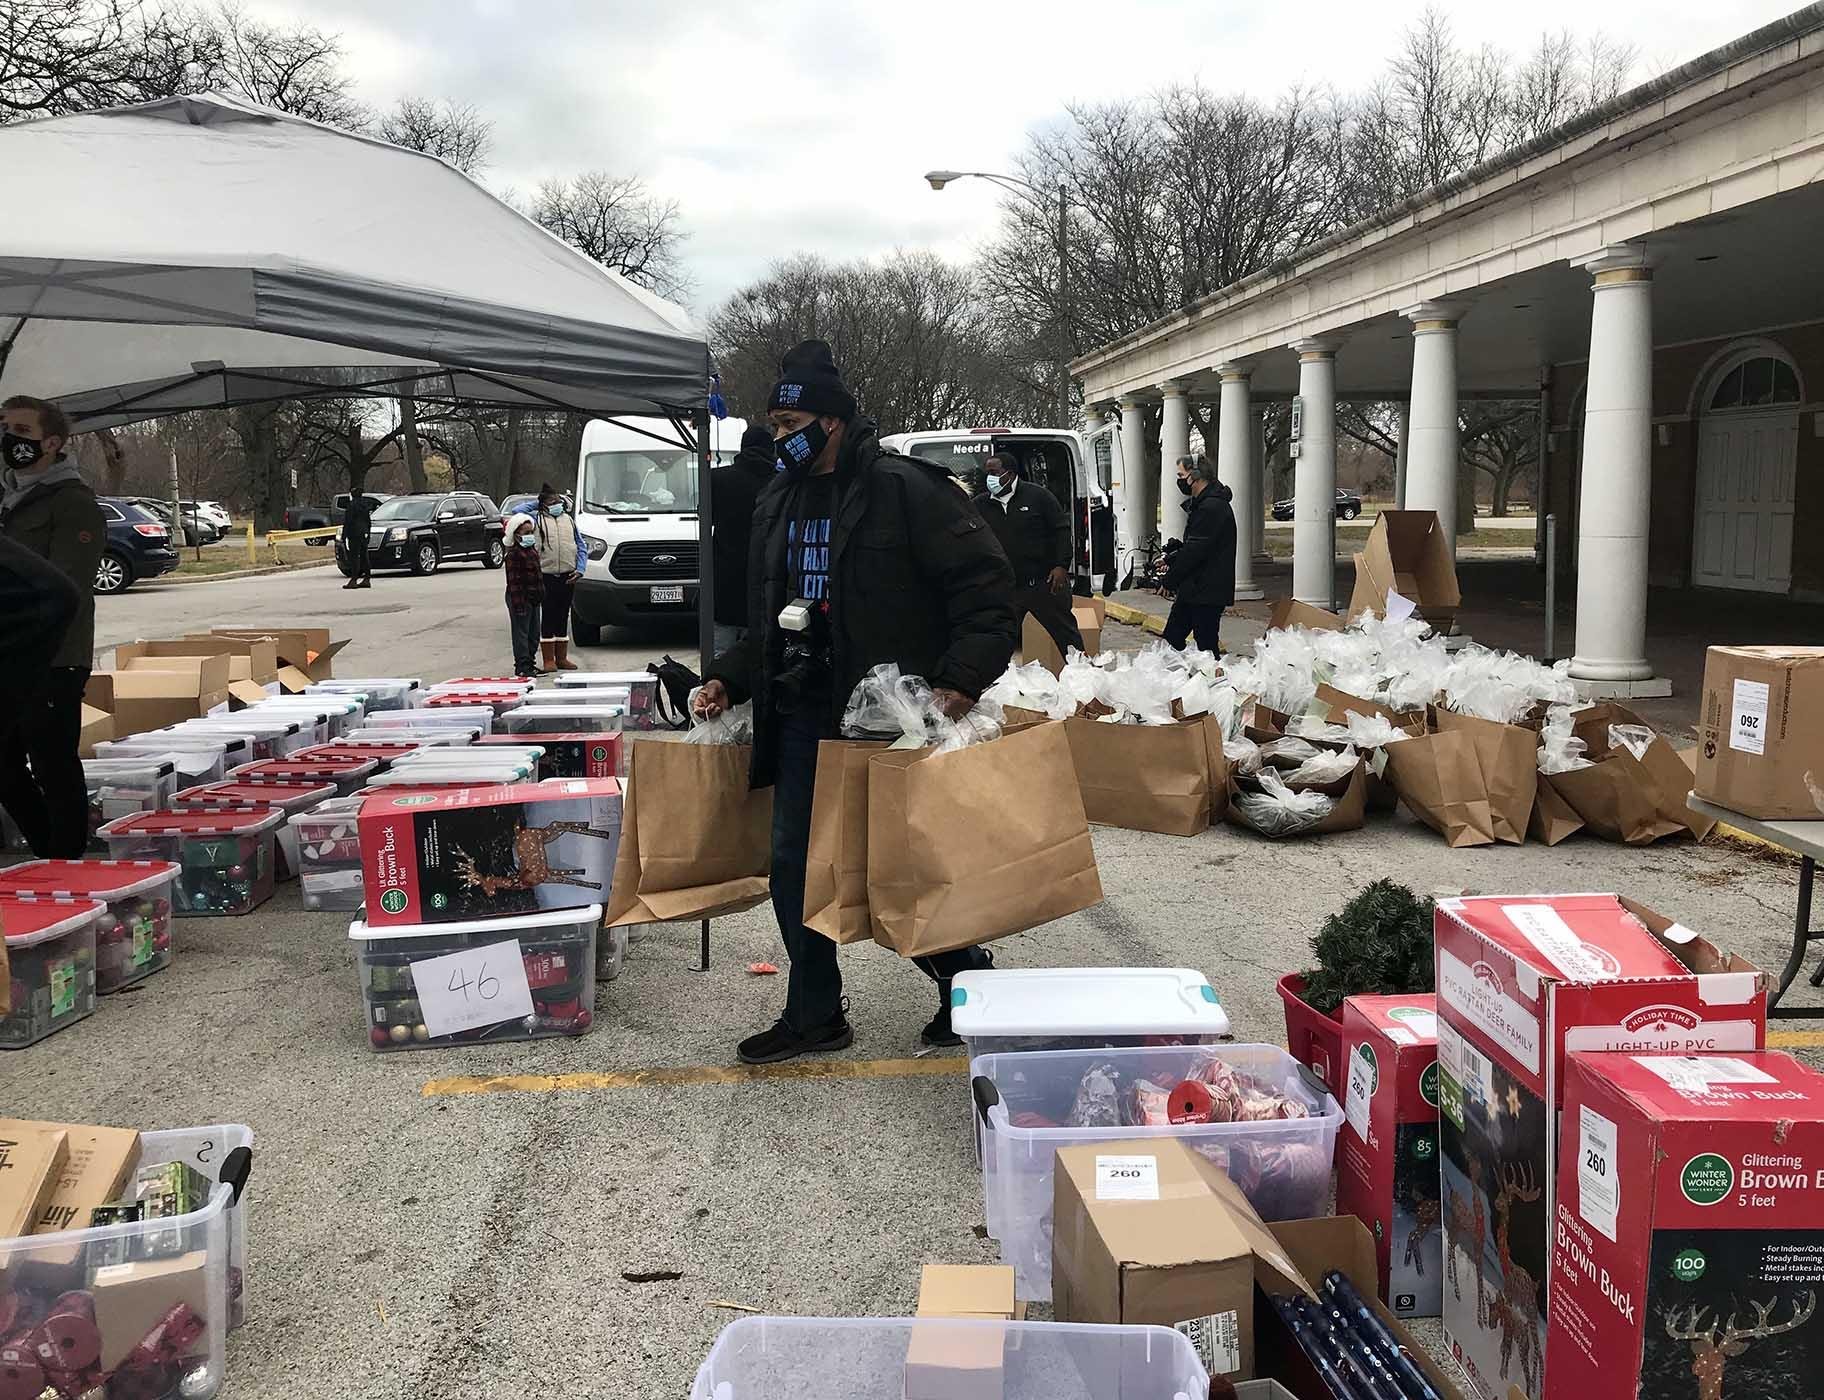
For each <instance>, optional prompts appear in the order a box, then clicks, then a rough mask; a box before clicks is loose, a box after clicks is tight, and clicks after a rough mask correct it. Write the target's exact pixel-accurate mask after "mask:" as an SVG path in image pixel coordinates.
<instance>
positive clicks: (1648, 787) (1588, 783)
mask: <svg viewBox="0 0 1824 1400" xmlns="http://www.w3.org/2000/svg"><path fill="white" fill-rule="evenodd" d="M1672 758H1673V761H1674V762H1675V763H1676V762H1678V755H1677V754H1674V755H1673V756H1672ZM1679 767H1680V768H1683V767H1684V764H1683V763H1679ZM1545 781H1546V782H1548V783H1550V784H1551V785H1552V786H1553V787H1554V788H1555V789H1556V790H1557V792H1558V795H1559V796H1560V797H1562V798H1563V799H1564V800H1565V801H1566V802H1567V803H1568V804H1570V807H1571V809H1572V810H1573V811H1575V812H1576V813H1577V815H1578V816H1579V817H1581V818H1583V824H1584V826H1585V827H1586V828H1588V830H1589V832H1590V834H1591V835H1593V836H1600V837H1602V839H1603V840H1605V841H1619V842H1622V843H1623V844H1625V845H1629V846H1645V845H1649V844H1651V843H1652V842H1654V841H1657V840H1659V839H1660V838H1661V837H1664V836H1673V835H1676V834H1677V833H1678V832H1681V831H1684V830H1685V829H1686V828H1685V825H1684V823H1683V822H1681V821H1676V820H1674V819H1672V818H1671V817H1668V816H1666V815H1665V813H1664V812H1663V811H1662V810H1661V808H1662V797H1661V794H1660V791H1659V787H1658V785H1657V784H1656V783H1655V782H1654V781H1653V776H1652V774H1651V773H1650V772H1649V770H1648V769H1647V768H1646V766H1645V765H1643V764H1642V763H1640V762H1639V761H1638V760H1636V759H1635V757H1634V755H1633V754H1631V753H1629V752H1628V751H1627V750H1626V749H1616V750H1613V751H1612V752H1610V753H1609V754H1608V755H1607V756H1606V757H1604V758H1599V759H1597V760H1596V761H1595V762H1594V763H1592V764H1591V765H1590V766H1589V767H1588V768H1575V769H1572V770H1571V771H1570V772H1568V773H1551V774H1548V775H1546V777H1545ZM1692 815H1693V816H1695V815H1696V814H1695V813H1693V814H1692Z"/></svg>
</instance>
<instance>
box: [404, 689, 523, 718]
mask: <svg viewBox="0 0 1824 1400" xmlns="http://www.w3.org/2000/svg"><path fill="white" fill-rule="evenodd" d="M522 698H523V697H522V696H521V694H520V692H519V691H517V690H496V691H482V690H476V691H462V692H458V693H453V694H449V695H427V696H426V697H425V700H424V708H423V709H422V710H420V711H418V713H420V714H426V715H441V714H448V713H450V712H452V711H454V712H455V713H457V714H461V715H469V716H473V715H475V713H476V711H478V710H483V709H485V710H486V711H487V713H488V714H489V716H490V722H492V721H493V720H498V719H499V718H500V716H502V715H504V714H505V713H506V712H507V711H508V710H512V709H517V708H518V707H519V704H520V701H521V699H522Z"/></svg>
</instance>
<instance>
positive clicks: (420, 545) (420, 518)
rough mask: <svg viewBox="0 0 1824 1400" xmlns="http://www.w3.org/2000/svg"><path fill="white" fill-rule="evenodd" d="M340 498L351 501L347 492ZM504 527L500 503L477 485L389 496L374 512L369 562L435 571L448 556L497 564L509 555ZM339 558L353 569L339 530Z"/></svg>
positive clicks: (419, 571) (492, 566) (343, 567)
mask: <svg viewBox="0 0 1824 1400" xmlns="http://www.w3.org/2000/svg"><path fill="white" fill-rule="evenodd" d="M337 499H338V500H339V501H341V502H342V503H343V504H344V505H346V503H347V499H348V498H347V497H346V496H343V497H338V498H337ZM505 528H506V527H505V525H504V524H503V523H502V521H501V517H500V507H498V506H497V505H495V504H494V502H492V501H491V500H489V499H488V498H487V497H486V496H483V495H480V494H478V493H477V492H474V491H428V492H426V493H425V494H423V495H421V496H417V495H402V496H388V497H387V498H386V499H385V500H384V501H381V502H380V504H379V505H377V506H375V507H374V510H373V514H372V515H371V516H370V517H369V524H368V536H367V563H368V567H369V568H370V569H410V570H411V571H412V572H413V573H415V574H434V573H436V572H437V569H438V567H439V566H440V565H441V564H443V562H444V561H445V560H448V559H474V560H476V561H478V562H479V563H480V564H481V566H482V567H483V568H484V569H498V568H499V567H500V566H501V564H502V563H503V562H504V561H505V559H506V541H505V539H504V531H505ZM336 564H337V566H338V567H339V568H340V569H341V570H342V572H343V573H344V574H345V575H346V574H347V573H348V572H349V564H348V560H347V558H345V557H344V555H343V551H342V540H341V538H340V537H339V536H338V537H337V539H336Z"/></svg>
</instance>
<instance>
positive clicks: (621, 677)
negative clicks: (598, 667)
mask: <svg viewBox="0 0 1824 1400" xmlns="http://www.w3.org/2000/svg"><path fill="white" fill-rule="evenodd" d="M557 684H558V686H559V687H560V688H561V689H564V690H589V689H603V688H612V689H619V688H620V687H623V686H624V687H626V690H627V702H626V703H627V717H626V721H625V722H624V723H623V725H622V726H621V727H622V728H624V729H655V728H657V727H658V722H659V678H658V677H657V676H655V675H653V674H652V672H650V671H560V672H558V675H557Z"/></svg>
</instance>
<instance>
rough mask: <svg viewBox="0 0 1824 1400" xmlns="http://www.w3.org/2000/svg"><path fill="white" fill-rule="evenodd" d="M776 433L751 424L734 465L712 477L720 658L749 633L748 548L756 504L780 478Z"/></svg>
mask: <svg viewBox="0 0 1824 1400" xmlns="http://www.w3.org/2000/svg"><path fill="white" fill-rule="evenodd" d="M778 461H779V459H778V458H777V457H776V456H774V454H773V433H772V430H771V429H770V428H768V427H767V426H766V425H765V424H763V423H751V424H749V425H748V428H747V431H746V432H744V433H742V434H741V450H740V451H739V452H737V453H736V454H735V460H734V461H732V462H730V463H728V464H727V465H726V466H721V467H716V468H714V469H713V470H711V472H710V474H709V502H710V519H711V520H712V521H714V522H715V523H714V526H713V528H714V530H715V538H714V539H713V540H712V541H711V542H710V551H709V552H710V557H711V558H712V559H714V560H715V565H716V597H715V619H716V654H717V655H718V656H720V655H721V654H722V653H723V652H725V651H730V650H732V649H733V648H734V647H735V646H736V645H737V644H738V643H739V642H740V641H741V637H742V634H743V633H745V632H746V631H747V627H748V617H747V545H748V540H749V539H750V538H752V536H753V528H754V503H755V502H756V501H758V500H759V499H760V493H761V491H763V490H764V489H765V488H766V486H767V484H768V483H769V482H771V481H772V479H773V478H774V477H775V476H777V475H778Z"/></svg>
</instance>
